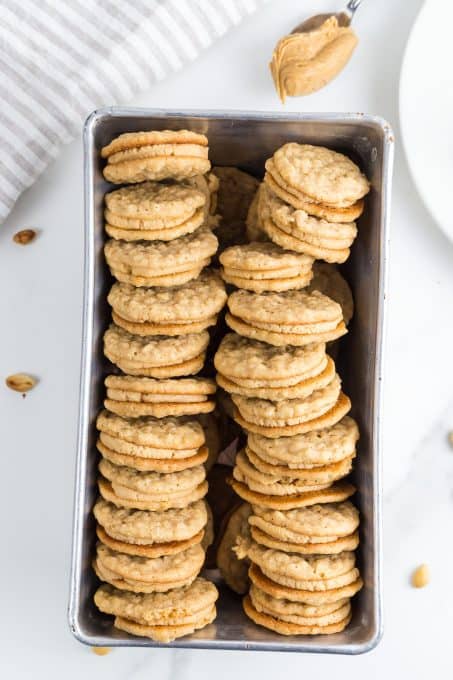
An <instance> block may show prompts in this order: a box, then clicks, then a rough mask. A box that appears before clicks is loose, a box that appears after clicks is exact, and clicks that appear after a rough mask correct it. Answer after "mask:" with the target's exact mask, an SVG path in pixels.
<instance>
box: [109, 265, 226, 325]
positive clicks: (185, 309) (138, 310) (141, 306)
mask: <svg viewBox="0 0 453 680" xmlns="http://www.w3.org/2000/svg"><path fill="white" fill-rule="evenodd" d="M226 297H227V296H226V293H225V287H224V285H223V282H222V279H221V278H220V277H219V276H218V275H217V274H215V273H214V272H212V271H210V272H208V271H206V272H203V273H202V274H201V275H200V276H199V277H198V279H195V280H194V281H190V282H189V283H187V284H185V285H183V286H176V287H175V288H171V289H169V288H145V289H142V288H134V287H133V286H129V285H127V284H121V283H115V284H114V285H113V287H112V289H111V291H110V293H109V295H108V301H109V303H110V305H111V306H112V307H113V309H114V310H115V312H117V313H118V314H119V315H120V316H122V317H124V318H125V319H129V320H130V321H135V322H142V321H150V322H152V323H161V324H162V323H171V322H183V321H188V322H190V321H196V320H198V319H205V318H207V317H210V316H212V315H213V314H216V313H217V312H219V311H220V310H221V308H222V307H223V305H224V304H225V302H226Z"/></svg>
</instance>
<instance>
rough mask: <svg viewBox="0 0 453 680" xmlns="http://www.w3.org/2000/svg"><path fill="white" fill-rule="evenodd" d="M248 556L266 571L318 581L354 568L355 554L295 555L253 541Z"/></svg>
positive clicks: (340, 574)
mask: <svg viewBox="0 0 453 680" xmlns="http://www.w3.org/2000/svg"><path fill="white" fill-rule="evenodd" d="M247 554H248V556H249V558H250V559H251V561H252V562H254V563H255V564H257V565H258V566H259V567H260V569H261V570H262V571H263V572H264V573H267V572H271V573H273V574H282V575H284V576H285V577H287V578H291V579H293V580H294V581H318V580H325V579H331V578H336V577H337V576H342V575H343V574H347V573H349V572H350V571H351V569H353V568H354V565H355V554H354V553H353V552H344V553H340V554H339V555H320V556H318V555H304V556H302V555H295V554H291V553H289V554H288V553H284V552H281V551H279V550H272V549H270V548H265V547H264V546H261V545H258V543H255V542H252V543H251V544H250V547H249V549H248V553H247Z"/></svg>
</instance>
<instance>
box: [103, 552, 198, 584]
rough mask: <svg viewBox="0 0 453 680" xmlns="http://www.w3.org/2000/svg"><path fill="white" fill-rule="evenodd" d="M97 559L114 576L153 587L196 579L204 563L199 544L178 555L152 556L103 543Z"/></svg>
mask: <svg viewBox="0 0 453 680" xmlns="http://www.w3.org/2000/svg"><path fill="white" fill-rule="evenodd" d="M96 561H97V564H98V565H99V566H100V567H101V568H102V569H103V570H106V571H107V573H112V575H113V579H115V578H118V579H121V580H123V581H126V582H128V581H131V582H133V581H139V582H141V583H144V584H149V585H150V586H152V585H153V584H159V585H162V586H165V584H169V585H170V586H171V584H172V583H174V582H179V581H181V580H185V579H189V578H192V580H193V578H194V577H195V576H196V574H197V573H198V571H199V570H200V569H201V566H202V564H203V561H204V550H203V548H202V547H201V545H199V544H198V545H194V546H191V547H190V548H188V549H187V550H184V551H183V552H180V553H177V554H176V555H164V556H163V557H154V558H149V557H141V556H137V555H125V554H123V553H119V552H116V551H115V550H111V549H110V548H108V547H107V546H105V545H102V543H100V544H99V545H98V547H97V551H96ZM113 579H112V580H113Z"/></svg>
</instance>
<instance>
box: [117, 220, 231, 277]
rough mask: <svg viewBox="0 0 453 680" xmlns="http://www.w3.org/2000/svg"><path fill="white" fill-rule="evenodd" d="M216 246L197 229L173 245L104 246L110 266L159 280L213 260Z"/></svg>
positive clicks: (120, 243) (212, 237)
mask: <svg viewBox="0 0 453 680" xmlns="http://www.w3.org/2000/svg"><path fill="white" fill-rule="evenodd" d="M217 246H218V241H217V238H216V237H215V235H214V234H213V233H212V231H210V230H207V229H197V231H195V232H194V233H192V234H188V235H187V236H181V237H180V238H177V239H174V240H172V241H149V242H148V241H137V242H126V241H116V240H110V241H108V242H107V244H106V246H105V256H106V259H107V262H108V264H109V265H110V266H113V267H117V268H118V267H124V268H126V270H128V271H132V272H136V273H137V274H142V275H149V276H151V275H154V276H157V275H162V274H164V273H176V272H179V271H186V270H188V269H191V268H193V267H194V263H196V262H200V261H204V260H205V259H207V258H209V257H211V256H212V255H213V254H214V253H215V252H216V250H217Z"/></svg>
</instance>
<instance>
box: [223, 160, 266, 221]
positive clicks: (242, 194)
mask: <svg viewBox="0 0 453 680" xmlns="http://www.w3.org/2000/svg"><path fill="white" fill-rule="evenodd" d="M214 173H215V175H216V176H217V177H218V178H219V180H220V185H219V191H218V208H219V213H220V214H221V215H222V218H223V220H224V221H225V222H227V223H228V222H231V221H234V220H242V221H245V218H246V217H247V211H248V208H249V205H250V202H251V200H252V197H253V195H254V193H255V191H256V190H257V187H258V184H259V182H258V180H257V179H256V178H255V177H253V176H252V175H249V174H248V173H246V172H243V171H242V170H239V168H233V167H226V166H225V167H219V166H217V167H215V168H214Z"/></svg>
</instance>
